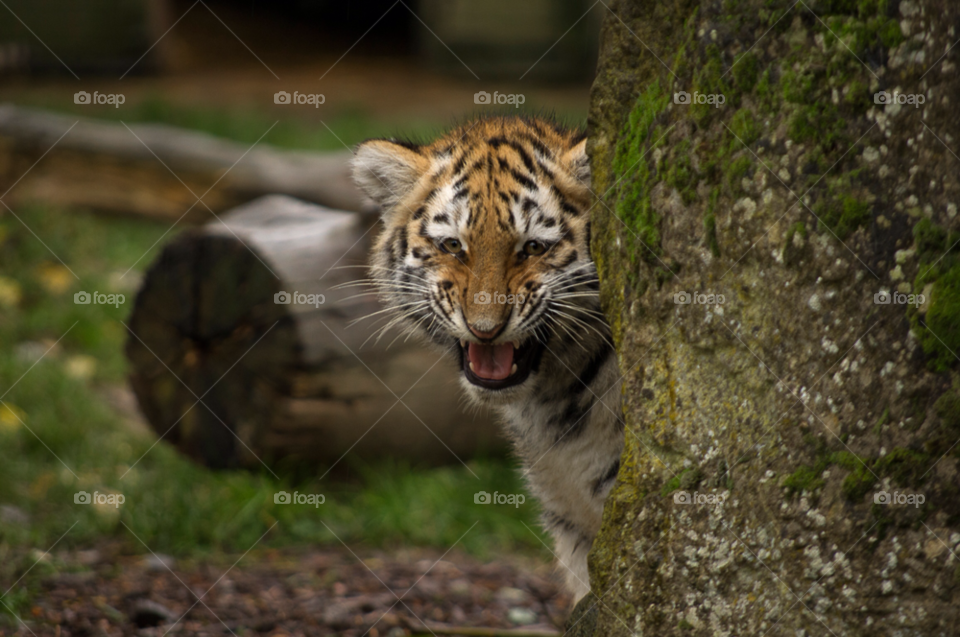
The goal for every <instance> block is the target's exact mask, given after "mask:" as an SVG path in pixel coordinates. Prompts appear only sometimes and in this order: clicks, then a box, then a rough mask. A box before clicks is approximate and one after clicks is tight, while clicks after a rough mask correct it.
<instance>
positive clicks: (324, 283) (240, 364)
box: [127, 196, 502, 468]
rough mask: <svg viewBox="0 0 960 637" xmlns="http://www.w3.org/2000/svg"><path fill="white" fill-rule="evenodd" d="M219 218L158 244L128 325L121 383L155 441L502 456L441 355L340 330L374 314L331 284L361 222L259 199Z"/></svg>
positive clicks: (256, 453)
mask: <svg viewBox="0 0 960 637" xmlns="http://www.w3.org/2000/svg"><path fill="white" fill-rule="evenodd" d="M223 220H224V223H223V224H221V223H220V222H219V221H217V222H213V223H211V224H209V225H207V226H205V227H203V228H202V229H198V230H195V231H191V232H188V233H185V234H183V235H181V236H180V237H178V238H177V239H175V240H174V241H172V242H171V243H170V244H169V245H167V246H166V248H164V250H163V252H162V253H161V255H160V257H159V258H158V259H157V261H156V262H155V263H154V264H153V265H152V266H151V267H150V269H149V271H148V272H147V275H146V277H145V280H144V283H143V286H142V288H141V289H140V291H139V293H138V294H137V299H136V303H135V306H134V310H133V314H132V316H131V319H130V331H131V335H130V338H129V339H128V342H127V356H128V358H129V360H130V367H131V375H130V377H131V383H132V385H133V388H134V391H135V393H136V395H137V398H138V399H139V401H140V406H141V409H142V410H143V412H144V414H145V415H146V417H147V420H148V421H149V422H150V424H151V425H152V426H153V428H154V429H155V430H156V431H157V433H158V434H160V435H161V436H163V438H164V439H165V440H167V441H168V442H171V443H173V444H174V445H176V446H177V448H179V449H180V450H181V451H183V452H184V453H186V454H188V455H190V456H191V457H193V458H195V459H197V460H198V461H200V462H202V463H204V464H206V465H208V466H211V467H217V468H222V467H235V466H247V467H257V466H259V464H260V461H261V460H263V461H264V462H266V463H267V464H271V465H272V464H275V463H276V462H277V461H279V460H282V459H288V460H309V461H313V462H320V463H324V464H328V465H329V464H330V463H333V462H335V461H337V460H338V459H340V458H341V456H343V455H344V454H346V453H347V452H348V451H349V452H351V453H352V454H354V455H358V456H360V457H362V458H366V459H375V458H382V457H386V456H394V457H402V458H406V459H409V460H411V461H414V462H424V463H446V462H456V460H457V458H458V457H459V458H461V459H465V458H466V457H469V456H472V455H475V454H476V453H477V452H478V451H482V450H487V451H497V450H499V449H500V448H501V447H502V443H501V442H500V439H499V438H498V435H497V431H496V428H495V426H494V424H493V422H492V419H491V418H490V417H489V416H488V415H487V414H485V413H482V414H479V415H475V416H470V415H467V414H465V413H464V412H463V410H462V409H461V408H460V404H459V403H460V398H461V396H460V393H459V388H458V386H457V373H456V370H455V369H454V368H453V367H454V366H453V364H452V363H451V361H450V360H448V359H449V357H448V356H447V355H446V354H441V353H439V352H435V351H432V350H429V349H427V348H426V347H424V346H423V345H422V344H420V343H414V342H412V341H411V342H410V343H404V342H403V341H402V339H401V340H400V341H397V343H396V344H394V345H393V347H391V348H390V349H387V347H388V345H389V344H390V342H391V341H392V340H393V337H394V335H393V334H390V335H389V337H387V338H384V339H383V340H382V341H380V342H375V341H374V340H370V341H367V339H368V337H369V336H370V335H371V333H372V332H373V331H374V330H373V328H371V327H370V326H369V324H368V323H367V322H364V323H361V324H360V325H357V326H355V327H353V328H349V329H348V324H349V323H350V322H351V321H352V320H353V319H356V318H359V317H361V316H364V315H367V314H370V313H372V312H377V311H379V310H381V309H382V307H381V305H380V304H379V302H378V301H377V299H376V296H375V295H363V296H359V297H358V298H351V297H357V295H362V294H363V293H364V292H367V291H369V288H356V287H342V288H336V287H335V286H337V285H338V284H342V283H344V282H350V281H354V280H358V279H362V278H364V277H365V276H366V270H365V267H364V264H365V262H366V255H367V251H368V249H369V242H370V236H371V235H372V229H371V228H370V227H369V225H368V224H369V223H370V219H369V218H368V217H366V216H364V215H360V214H354V213H345V212H341V211H335V210H328V209H324V208H321V207H319V206H315V205H311V204H307V203H304V202H300V201H297V200H294V199H290V198H288V197H281V196H272V197H264V198H261V199H258V200H256V201H254V202H252V203H250V204H247V205H245V206H243V207H241V208H238V209H237V210H235V211H233V212H231V213H230V214H228V215H225V216H223ZM351 266H352V267H351ZM371 322H374V323H375V322H376V321H375V320H374V321H371ZM380 324H381V325H382V324H383V322H382V321H381V322H380ZM365 342H366V344H365ZM407 392H409V393H407ZM199 399H202V402H201V403H199V404H198V400H199ZM399 399H402V402H398V400H399ZM374 427H375V428H374Z"/></svg>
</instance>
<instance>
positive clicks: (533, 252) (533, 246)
mask: <svg viewBox="0 0 960 637" xmlns="http://www.w3.org/2000/svg"><path fill="white" fill-rule="evenodd" d="M546 251H547V246H545V245H544V244H542V243H540V242H539V241H527V242H526V243H524V244H523V253H524V254H526V255H529V256H531V257H538V256H540V255H541V254H543V253H544V252H546Z"/></svg>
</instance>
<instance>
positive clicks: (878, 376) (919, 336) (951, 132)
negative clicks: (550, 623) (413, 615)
mask: <svg viewBox="0 0 960 637" xmlns="http://www.w3.org/2000/svg"><path fill="white" fill-rule="evenodd" d="M609 9H610V11H608V15H607V16H606V18H605V24H604V28H603V34H602V45H601V59H600V65H599V75H598V79H597V81H596V84H595V86H594V89H593V96H592V100H593V105H592V117H591V122H592V126H591V130H590V139H591V144H592V149H591V150H592V166H593V175H594V188H595V190H596V193H597V194H598V197H599V200H598V202H597V205H596V207H595V208H594V210H593V213H592V214H593V228H594V232H593V251H594V256H595V258H596V261H597V264H598V268H599V271H600V275H601V281H602V298H603V301H604V304H605V310H606V312H607V314H608V317H609V319H610V322H611V324H612V326H613V330H614V334H615V340H616V344H617V349H618V352H619V357H620V362H621V369H622V372H623V374H624V378H623V383H624V384H623V386H624V390H623V399H624V416H625V419H626V424H627V433H626V448H625V450H624V455H623V461H622V469H621V471H620V475H619V478H618V481H617V485H616V487H615V488H614V490H613V492H612V494H611V495H610V498H609V500H608V501H607V504H606V507H605V510H604V525H603V529H602V531H601V533H600V535H599V537H598V538H597V540H596V542H595V544H594V547H593V551H592V553H591V559H590V563H591V584H592V587H593V592H594V593H595V595H592V596H588V597H587V598H585V600H584V601H583V602H582V603H581V605H580V606H578V608H577V610H576V612H575V613H574V619H573V622H572V623H576V624H577V626H576V628H575V629H574V631H573V632H572V633H571V634H583V635H597V636H601V635H602V636H604V637H607V636H609V635H656V636H658V637H668V636H672V635H737V636H747V635H755V636H757V637H759V636H762V635H771V636H772V635H808V636H810V635H837V636H840V635H868V634H869V635H903V636H907V635H911V636H912V635H916V636H924V637H928V636H933V635H943V636H947V635H956V634H957V630H958V629H957V625H958V623H960V561H958V559H957V550H958V545H960V485H958V471H957V470H958V458H960V453H958V452H960V445H958V444H957V442H958V438H960V378H958V374H957V369H958V360H960V359H958V357H957V354H956V353H957V351H958V349H960V252H958V245H957V240H958V238H960V234H958V233H957V230H960V222H958V219H957V218H956V212H957V204H958V203H960V183H958V175H960V159H958V157H957V152H958V151H960V118H958V117H957V114H956V108H957V104H958V103H960V80H958V77H957V67H956V60H957V55H958V52H960V47H958V48H954V49H951V48H950V47H951V46H952V45H953V44H954V43H955V41H956V39H957V37H958V35H960V34H958V33H957V32H958V31H960V29H958V27H960V6H958V5H957V4H956V3H955V2H947V1H946V0H919V1H913V2H908V1H906V0H902V1H900V2H897V1H891V2H888V1H887V0H866V1H863V2H846V1H839V0H836V1H827V0H818V1H817V2H812V1H806V2H799V3H796V4H795V3H794V2H792V1H788V0H783V1H779V0H775V1H766V0H764V1H761V0H742V1H725V2H723V3H719V2H698V1H694V0H668V1H664V2H654V1H652V0H645V1H638V0H634V1H629V0H615V1H614V2H611V3H610V6H609ZM838 38H839V39H838ZM883 91H886V92H887V94H888V95H890V99H889V100H887V102H888V103H884V100H885V98H884V95H883V93H882V92H883ZM681 92H683V93H686V94H688V95H689V99H688V98H687V97H685V96H684V95H683V93H681ZM675 94H678V95H676V97H675ZM875 94H879V95H876V97H875ZM715 96H723V97H722V99H721V98H719V97H715ZM921 101H922V104H920V102H921ZM890 293H892V294H893V295H895V296H894V300H893V302H892V303H889V302H885V301H888V300H889V299H890V296H889V295H890ZM878 294H879V295H880V296H878V297H876V298H875V295H878ZM885 294H886V296H885ZM921 294H922V295H923V297H924V298H923V299H921V298H919V296H914V297H911V296H910V295H921ZM711 295H713V296H711ZM720 295H722V299H721V296H720ZM897 295H898V296H897ZM691 301H692V302H691ZM598 598H599V600H600V601H599V602H598V601H597V600H598Z"/></svg>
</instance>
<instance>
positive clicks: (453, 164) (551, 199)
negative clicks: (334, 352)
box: [353, 117, 623, 600]
mask: <svg viewBox="0 0 960 637" xmlns="http://www.w3.org/2000/svg"><path fill="white" fill-rule="evenodd" d="M353 175H354V179H355V181H356V182H357V184H358V185H359V186H360V188H361V189H362V190H363V191H364V192H365V193H366V194H367V195H368V196H369V197H370V198H372V199H373V200H374V201H375V202H376V203H377V204H378V205H379V207H380V209H381V210H382V213H383V224H384V228H383V231H382V232H381V234H380V236H379V237H378V239H377V240H376V242H375V245H374V248H373V255H372V260H371V262H372V277H373V279H374V281H375V285H376V286H377V288H378V290H379V292H380V294H381V297H382V299H383V301H384V302H385V304H386V305H387V307H391V308H394V311H395V318H396V319H397V323H398V324H401V325H404V326H405V327H406V328H407V329H408V330H410V331H412V332H414V333H417V334H420V335H422V336H423V337H425V338H426V340H428V341H430V342H432V343H435V344H436V345H438V346H440V347H441V348H444V349H446V350H449V351H450V353H451V354H452V355H453V356H454V357H456V359H457V360H458V361H459V363H460V370H461V373H460V383H461V385H462V386H463V388H464V389H465V391H466V393H467V395H468V396H469V398H470V399H471V400H473V401H475V402H477V403H483V404H487V405H491V406H492V407H493V408H494V409H495V410H496V411H497V412H498V413H499V414H500V416H501V418H502V420H503V423H504V425H505V428H506V431H507V434H508V436H509V438H510V440H511V442H512V443H513V445H514V448H515V451H516V453H517V455H518V456H519V458H520V460H521V462H522V465H523V472H524V474H525V476H526V479H527V481H528V483H529V486H530V489H531V491H532V492H533V493H534V495H535V496H536V497H537V498H538V499H539V501H540V503H541V506H542V509H543V524H544V526H545V528H546V529H547V530H548V532H549V533H550V534H551V536H552V537H553V538H554V541H555V545H556V555H557V557H558V560H559V562H560V564H561V566H562V567H563V571H564V573H565V577H566V581H567V584H568V586H569V588H570V589H571V591H572V592H573V594H574V596H575V597H576V599H577V600H579V599H580V598H581V597H583V596H584V595H586V594H587V593H588V592H589V590H590V584H589V576H588V573H587V553H588V552H589V550H590V547H591V544H592V543H593V538H594V536H595V535H596V534H597V531H598V530H599V528H600V519H601V514H602V510H603V502H604V499H605V498H606V496H607V494H608V492H609V491H610V488H611V486H612V485H613V482H614V479H615V478H616V475H617V471H618V469H619V467H620V452H621V449H622V447H623V424H622V421H621V419H620V417H619V413H620V377H619V374H618V373H617V362H616V356H615V355H614V349H613V345H612V341H611V337H610V329H609V327H608V325H607V324H606V321H605V320H604V318H603V314H602V313H601V311H600V300H599V294H598V292H599V282H598V279H597V272H596V268H595V266H594V264H593V262H592V260H591V258H590V219H589V207H590V201H591V192H590V167H589V163H588V160H587V153H586V136H585V134H584V133H581V132H578V131H571V130H566V129H564V128H562V127H560V126H558V125H557V124H555V123H553V122H550V121H545V120H541V119H527V118H519V117H495V118H481V119H478V120H476V121H473V122H470V123H467V124H465V125H463V126H460V127H458V128H456V129H455V130H453V131H451V132H449V133H447V134H446V135H444V136H443V137H440V138H439V139H437V140H435V141H433V142H432V143H430V144H426V145H417V144H412V143H408V142H402V141H396V140H391V139H371V140H368V141H366V142H364V143H362V144H361V145H360V146H359V147H358V148H357V150H356V153H355V156H354V159H353Z"/></svg>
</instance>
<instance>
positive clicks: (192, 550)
mask: <svg viewBox="0 0 960 637" xmlns="http://www.w3.org/2000/svg"><path fill="white" fill-rule="evenodd" d="M16 213H17V216H18V217H19V218H20V219H21V220H22V221H23V222H24V223H25V224H26V225H28V226H29V230H28V229H27V227H25V226H24V225H23V223H21V222H20V221H18V220H17V219H16V218H14V217H13V216H12V215H11V214H9V213H6V214H2V215H0V396H2V399H0V505H7V506H12V507H16V508H17V509H19V510H20V511H22V512H24V513H25V514H26V515H27V516H28V518H29V522H28V523H26V524H23V523H18V522H15V521H12V520H10V519H8V520H7V521H3V516H0V592H2V591H3V590H4V589H6V588H7V587H8V586H10V585H11V584H13V582H15V581H16V580H17V579H18V578H19V577H20V575H22V574H23V573H24V572H25V571H27V569H29V568H31V566H32V565H33V564H34V563H35V562H36V560H37V558H38V557H39V556H40V555H41V554H42V551H46V550H48V549H49V548H50V547H51V546H52V545H53V544H54V543H55V542H57V541H58V538H61V539H59V543H58V544H57V545H56V551H54V555H55V554H56V553H57V552H59V551H61V550H67V549H78V548H83V547H89V546H94V545H97V544H98V543H102V542H103V541H110V542H119V543H121V545H122V547H123V550H124V551H126V552H129V553H131V554H142V553H146V552H147V548H146V547H149V549H150V550H153V551H156V552H163V553H168V554H172V555H175V556H179V557H187V556H190V557H203V556H212V555H216V554H220V553H224V552H227V553H235V554H239V553H242V552H244V551H246V550H247V549H248V548H250V547H251V546H252V545H254V544H255V543H257V542H258V539H259V538H261V536H264V535H265V536H264V537H263V539H262V541H260V543H259V544H258V548H265V547H283V546H294V545H302V544H311V545H331V546H340V542H341V540H342V541H343V542H344V543H346V544H348V545H349V546H351V547H353V548H355V547H357V546H358V545H359V546H367V547H384V548H389V547H398V546H410V545H417V546H431V547H438V548H441V549H443V550H446V549H447V548H449V547H451V546H452V545H453V544H454V543H456V542H457V541H458V540H459V545H458V546H460V547H461V548H462V549H464V550H466V551H467V552H469V553H472V554H474V555H477V556H479V557H493V556H495V555H497V554H499V553H502V552H504V551H510V550H524V551H528V552H529V551H531V550H536V551H538V552H541V554H542V555H543V556H545V557H546V558H547V559H549V555H548V554H547V553H546V551H545V549H543V546H542V544H541V539H542V536H540V535H539V531H536V533H537V534H536V535H535V534H534V533H531V531H530V530H528V528H527V526H529V527H530V528H531V529H535V530H536V529H537V528H538V526H537V524H536V521H535V518H536V511H535V508H536V507H535V505H534V504H533V500H532V499H531V498H530V497H529V494H526V492H525V490H524V488H523V486H522V485H521V482H520V479H519V477H518V475H517V471H516V470H515V467H513V466H512V465H511V464H510V463H509V462H508V461H505V460H497V459H488V460H475V461H472V462H471V463H470V469H471V470H472V471H473V472H474V473H475V474H476V475H477V476H478V477H479V479H477V478H476V477H474V476H473V475H472V474H471V473H470V471H468V470H467V468H465V467H463V466H460V465H454V466H449V467H443V468H432V469H431V468H418V467H415V466H410V465H407V464H403V463H401V462H394V463H385V464H378V465H376V466H365V465H363V464H361V463H358V462H355V461H352V469H353V472H352V476H353V477H351V478H350V479H347V480H345V479H343V478H341V479H339V481H335V480H332V479H330V478H327V479H325V480H324V481H322V482H320V481H318V480H316V479H315V478H307V479H305V480H302V481H300V482H296V483H295V482H291V481H289V480H286V479H282V480H279V481H278V480H277V479H275V478H274V477H273V476H271V475H270V474H268V473H266V472H263V473H252V472H246V471H238V472H219V473H215V472H212V471H209V470H207V469H205V468H203V467H200V466H198V465H196V464H194V463H192V462H191V461H189V460H187V459H185V458H184V457H182V456H181V455H179V453H178V452H177V451H176V450H174V449H173V448H172V447H170V446H169V445H167V444H166V443H164V442H160V443H159V444H156V445H155V446H154V442H155V436H154V435H152V434H150V433H147V432H145V431H143V430H142V429H141V428H137V427H135V426H131V425H130V424H129V422H127V421H126V420H125V419H124V418H123V417H122V416H121V414H119V413H118V412H117V411H115V410H114V408H113V407H112V406H111V403H110V401H108V400H107V398H106V397H105V396H106V390H107V389H109V388H110V387H116V386H117V385H118V384H122V383H124V382H125V374H126V371H125V369H126V368H125V361H124V358H123V353H122V348H123V345H124V342H125V339H126V330H125V328H124V326H123V324H122V323H121V321H125V319H126V315H127V314H128V312H129V311H130V308H131V307H132V301H133V296H134V294H135V289H136V283H137V281H138V278H139V273H140V271H142V270H143V269H144V268H145V267H146V266H147V265H148V264H149V263H150V262H151V260H152V259H153V258H154V257H155V256H156V254H157V253H158V251H159V249H160V248H161V247H162V243H161V244H158V245H157V246H154V245H153V244H154V242H156V241H157V239H158V238H160V237H161V236H162V235H163V233H164V232H165V231H166V230H167V226H166V225H161V224H156V223H152V222H146V221H140V220H127V219H120V218H105V217H100V216H95V215H92V214H89V213H84V212H77V211H70V212H68V211H64V210H58V209H50V208H46V207H38V206H35V207H22V208H21V209H17V210H16ZM34 233H36V234H35V235H34ZM173 234H175V232H174V233H173ZM171 236H172V235H167V238H166V239H165V240H169V238H170V237H171ZM38 237H39V239H38ZM40 239H42V242H41V241H40ZM44 244H45V245H44ZM141 257H143V258H142V259H141ZM60 259H62V260H63V262H62V263H61V261H60ZM138 259H139V261H138ZM135 263H136V267H135V268H134V269H133V270H132V271H131V272H130V273H129V274H128V275H126V276H125V277H124V276H122V275H123V274H124V272H126V271H127V269H128V268H130V267H131V266H133V265H134V264H135ZM71 271H72V273H71ZM73 273H75V275H76V277H75V276H74V274H73ZM81 290H83V291H88V292H93V291H98V292H101V293H119V294H124V295H125V297H126V298H125V302H124V303H123V304H120V305H119V307H113V306H104V305H93V304H91V305H78V304H75V303H74V302H73V301H74V294H75V293H76V292H79V291H81ZM48 350H49V351H48ZM45 351H46V352H47V353H46V354H45V355H44V356H43V358H42V360H39V362H38V359H40V357H41V354H43V353H44V352H45ZM384 424H385V425H387V426H388V425H389V423H384ZM138 459H139V460H138ZM348 462H350V458H349V457H348ZM128 470H129V473H127V471H128ZM124 474H126V475H125V477H124ZM280 490H286V491H288V492H291V493H292V492H293V491H294V490H297V491H299V492H300V493H310V494H323V495H324V496H325V498H326V499H325V502H324V503H323V504H322V505H320V506H319V507H314V506H309V505H296V504H288V505H284V504H276V503H274V497H273V496H274V494H275V493H276V492H278V491H280ZM480 490H484V491H488V492H491V493H492V492H494V491H499V492H500V493H525V494H526V495H527V496H528V497H527V502H526V504H524V505H522V506H520V507H519V508H514V507H508V506H505V505H481V504H475V503H474V497H473V496H474V493H476V492H477V491H480ZM79 491H86V492H88V493H94V492H98V493H100V494H123V496H124V498H125V502H124V503H123V504H122V505H121V506H119V508H117V507H111V506H96V505H85V504H75V502H74V494H76V493H77V492H79ZM474 524H475V526H473V528H472V530H470V531H469V533H467V531H468V530H469V529H471V526H472V525H474ZM524 525H526V526H524ZM464 533H466V535H464ZM61 536H62V537H61ZM461 536H463V537H462V538H461ZM38 551H39V552H38ZM56 563H57V562H56V559H55V558H54V559H53V561H52V562H50V563H45V564H44V565H43V566H42V567H38V568H35V569H33V570H32V571H31V572H30V574H29V575H28V576H27V577H26V578H24V580H23V581H21V582H20V583H19V584H17V586H16V587H14V589H12V590H11V591H9V592H8V593H7V594H6V595H5V596H0V601H3V603H4V605H0V618H2V616H3V613H10V612H16V613H22V612H26V611H27V610H28V609H29V604H30V603H31V601H30V600H31V598H32V597H33V596H34V595H35V594H36V592H37V591H38V590H39V586H40V584H39V577H40V576H41V574H42V573H44V572H48V571H49V569H50V568H53V567H51V566H50V564H54V565H55V564H56ZM54 567H55V566H54Z"/></svg>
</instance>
